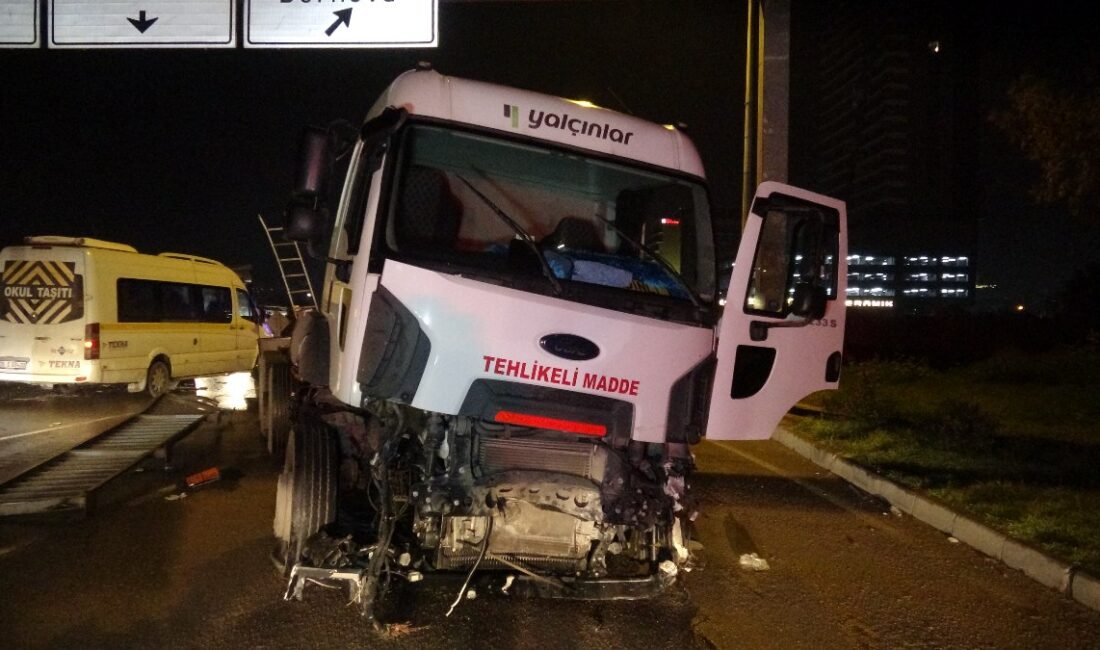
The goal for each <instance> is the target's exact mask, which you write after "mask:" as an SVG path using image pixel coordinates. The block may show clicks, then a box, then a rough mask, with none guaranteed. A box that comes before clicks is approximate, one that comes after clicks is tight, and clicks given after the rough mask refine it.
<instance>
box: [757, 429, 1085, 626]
mask: <svg viewBox="0 0 1100 650" xmlns="http://www.w3.org/2000/svg"><path fill="white" fill-rule="evenodd" d="M772 439H773V440H775V441H776V442H778V443H780V444H782V445H783V446H785V447H787V448H788V449H790V450H792V451H794V452H795V453H797V454H799V455H800V456H802V457H804V458H806V459H807V460H809V461H810V462H812V463H814V464H815V465H817V466H819V467H822V468H824V469H827V470H829V471H830V472H832V473H833V474H836V475H837V476H839V477H840V478H842V479H844V480H845V481H848V482H849V483H851V484H852V485H854V486H855V487H857V488H859V489H861V490H863V491H864V492H868V493H870V494H873V495H875V496H877V497H881V498H882V499H885V500H886V501H887V502H889V503H890V504H891V505H893V506H895V507H897V509H898V510H901V511H902V512H904V513H906V514H908V515H910V516H912V517H913V518H914V519H916V520H918V521H920V522H923V523H925V524H928V525H929V526H932V527H933V528H935V529H936V530H939V531H940V532H943V533H946V534H948V535H951V536H952V537H954V538H955V539H957V540H959V541H960V542H962V543H964V544H966V545H968V546H970V547H972V548H974V549H976V550H978V551H981V552H982V553H984V554H986V555H988V556H990V557H992V558H996V559H997V560H1000V561H1001V562H1004V563H1005V565H1007V566H1008V567H1010V568H1013V569H1016V570H1018V571H1022V572H1023V573H1024V575H1026V576H1028V577H1029V578H1031V579H1032V580H1035V581H1036V582H1038V583H1039V584H1041V585H1043V586H1046V587H1050V588H1051V589H1057V590H1058V591H1060V592H1062V593H1063V594H1066V595H1067V596H1070V597H1072V598H1073V599H1074V600H1076V601H1077V602H1079V603H1081V604H1082V605H1084V606H1085V607H1088V608H1090V609H1094V610H1096V611H1100V580H1098V579H1097V578H1095V577H1093V576H1091V575H1089V574H1087V573H1084V572H1082V571H1079V570H1077V568H1076V567H1074V566H1073V565H1070V564H1067V563H1066V562H1063V561H1061V560H1059V559H1056V558H1053V557H1051V556H1049V555H1047V554H1045V553H1043V552H1041V551H1038V550H1036V549H1034V548H1032V547H1030V546H1028V545H1026V544H1024V543H1023V542H1020V541H1017V540H1015V539H1012V538H1010V537H1008V536H1006V535H1005V534H1003V533H1000V532H998V531H996V530H993V529H992V528H990V527H988V526H986V525H984V524H981V523H979V522H977V521H974V520H973V519H970V518H969V517H965V516H963V515H960V514H958V513H956V512H955V511H953V510H951V509H950V508H948V507H946V506H944V505H943V504H941V503H939V502H937V501H935V500H933V499H930V498H928V497H925V496H922V495H920V494H917V493H916V492H913V491H912V490H908V489H906V488H904V487H902V486H900V485H898V484H897V483H894V482H893V481H891V480H890V479H887V478H884V477H883V476H880V475H879V474H876V473H875V472H872V471H870V470H868V469H866V468H863V467H860V466H859V465H857V464H855V463H853V462H851V461H849V460H846V459H844V458H841V457H839V456H837V455H836V454H833V453H831V452H828V451H825V450H824V449H821V448H820V447H818V446H816V445H814V444H813V443H811V442H810V441H808V440H806V439H805V438H801V437H799V436H797V435H795V434H794V433H792V432H790V431H788V430H787V429H785V428H783V427H779V428H777V429H776V430H775V433H774V434H773V435H772Z"/></svg>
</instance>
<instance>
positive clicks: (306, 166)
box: [294, 126, 332, 196]
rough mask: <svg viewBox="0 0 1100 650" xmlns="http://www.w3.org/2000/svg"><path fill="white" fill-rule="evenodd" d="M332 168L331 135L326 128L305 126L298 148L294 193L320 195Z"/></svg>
mask: <svg viewBox="0 0 1100 650" xmlns="http://www.w3.org/2000/svg"><path fill="white" fill-rule="evenodd" d="M331 168H332V137H331V136H330V135H329V132H328V130H327V129H321V128H319V127H316V126H310V127H306V129H305V131H303V132H302V139H301V142H300V143H299V148H298V176H297V179H296V181H295V183H294V193H295V194H312V195H314V196H316V195H320V194H321V193H322V192H324V191H325V189H326V187H327V183H328V174H329V170H330V169H331Z"/></svg>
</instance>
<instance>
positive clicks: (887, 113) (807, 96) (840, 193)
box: [790, 0, 980, 257]
mask: <svg viewBox="0 0 1100 650" xmlns="http://www.w3.org/2000/svg"><path fill="white" fill-rule="evenodd" d="M960 4H966V3H946V2H939V1H931V2H919V3H918V2H900V1H896V0H893V1H890V0H888V1H879V2H871V1H862V2H861V1H853V0H839V1H831V2H827V3H821V2H812V1H807V0H795V1H794V2H793V6H792V12H791V16H792V17H791V57H792V62H791V97H792V99H791V115H790V121H791V145H790V150H791V168H790V178H791V182H792V183H794V184H796V185H802V186H805V187H808V188H812V189H814V190H815V191H818V192H821V193H823V194H827V195H830V196H836V197H838V198H841V199H844V200H845V201H847V203H848V218H849V230H850V249H851V250H878V251H920V250H924V251H936V250H940V251H944V250H968V251H972V250H975V247H976V242H975V240H976V225H977V214H976V211H977V206H978V197H977V196H976V192H977V182H976V179H977V174H976V172H977V170H976V163H977V152H978V146H977V138H978V133H977V131H978V129H977V126H978V120H979V119H980V116H979V111H978V103H977V96H976V90H975V89H974V88H972V87H971V86H972V82H966V81H964V80H968V79H969V80H972V79H973V78H974V77H973V70H974V69H975V68H976V66H977V58H976V56H975V41H974V39H975V38H978V35H976V34H975V33H974V30H973V29H972V23H973V19H972V17H971V15H970V14H969V13H968V12H969V11H971V10H970V9H967V8H965V7H960ZM918 257H919V255H918ZM941 257H942V256H941Z"/></svg>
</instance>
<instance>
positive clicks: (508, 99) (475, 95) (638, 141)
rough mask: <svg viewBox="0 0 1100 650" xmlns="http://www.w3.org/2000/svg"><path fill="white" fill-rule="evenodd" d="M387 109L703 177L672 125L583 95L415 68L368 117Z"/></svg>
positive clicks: (396, 82) (395, 83)
mask: <svg viewBox="0 0 1100 650" xmlns="http://www.w3.org/2000/svg"><path fill="white" fill-rule="evenodd" d="M387 107H395V108H404V109H405V110H406V111H408V112H409V114H410V115H413V116H422V117H428V118H434V119H439V120H446V121H450V122H457V123H460V124H469V125H473V126H477V127H483V128H488V129H493V130H497V131H502V132H506V133H511V134H516V135H521V136H524V137H529V138H534V139H538V140H544V141H550V142H554V143H556V144H559V145H564V146H568V147H574V148H579V149H587V150H590V151H594V152H597V153H602V154H607V155H611V156H615V157H618V158H624V159H628V160H634V161H638V162H642V163H646V164H649V165H655V166H658V167H663V168H666V169H672V170H676V171H679V172H682V173H685V174H689V175H692V176H696V177H699V178H703V177H704V172H703V164H702V161H701V160H700V158H699V154H698V152H697V151H696V149H695V145H694V144H692V142H691V140H689V139H688V137H687V136H686V135H684V134H683V133H682V132H680V131H679V130H678V129H676V128H675V127H673V126H672V125H661V124H656V123H653V122H649V121H646V120H643V119H640V118H637V117H634V116H631V115H624V114H623V113H619V112H617V111H613V110H610V109H606V108H601V107H599V106H596V105H594V104H592V103H590V102H587V101H583V100H572V99H565V98H562V97H555V96H553V95H545V94H542V93H536V92H531V91H527V90H519V89H516V88H511V87H508V86H500V85H496V84H490V83H485V82H481V81H472V80H469V79H460V78H457V77H449V76H445V75H442V74H440V73H438V72H436V71H434V70H411V71H409V72H406V73H404V74H402V75H401V76H399V77H398V78H397V79H395V80H394V81H393V83H391V84H390V86H389V87H388V88H387V89H386V91H385V92H384V93H383V94H382V96H381V97H380V98H379V99H378V101H377V102H376V103H375V105H374V106H373V107H372V108H371V110H370V113H368V115H367V119H368V120H369V119H371V118H373V117H375V116H377V115H380V114H381V113H382V111H383V110H384V109H386V108H387Z"/></svg>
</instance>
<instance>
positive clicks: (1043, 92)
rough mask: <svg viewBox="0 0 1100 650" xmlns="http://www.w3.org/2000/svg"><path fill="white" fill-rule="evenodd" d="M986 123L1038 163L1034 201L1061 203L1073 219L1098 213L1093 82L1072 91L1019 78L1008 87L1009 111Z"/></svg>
mask: <svg viewBox="0 0 1100 650" xmlns="http://www.w3.org/2000/svg"><path fill="white" fill-rule="evenodd" d="M1081 81H1082V80H1078V82H1081ZM990 119H991V120H992V122H993V123H994V124H995V125H996V126H997V127H999V128H1000V129H1001V131H1003V132H1004V133H1005V135H1007V136H1008V138H1009V140H1010V141H1011V142H1012V143H1013V144H1015V145H1016V146H1017V147H1018V148H1019V149H1020V151H1021V152H1022V153H1023V154H1024V156H1025V157H1027V159H1029V160H1031V161H1032V162H1034V163H1036V164H1037V165H1038V167H1039V172H1040V173H1039V179H1038V182H1037V183H1036V184H1035V186H1034V187H1033V194H1034V196H1035V198H1036V199H1038V200H1039V201H1041V202H1044V203H1056V202H1064V203H1065V205H1066V206H1067V207H1068V208H1069V211H1070V212H1071V213H1072V214H1074V215H1077V216H1086V217H1093V216H1095V215H1097V214H1100V89H1098V88H1097V85H1096V84H1093V83H1087V82H1083V83H1079V85H1077V86H1073V87H1071V86H1070V85H1069V84H1067V83H1064V82H1054V81H1049V80H1047V79H1043V78H1039V77H1036V76H1033V75H1024V76H1021V77H1020V78H1019V79H1017V80H1016V81H1015V82H1014V83H1013V84H1012V86H1011V87H1010V88H1009V90H1008V107H1007V108H1002V109H999V110H996V111H994V112H993V113H992V114H991V115H990Z"/></svg>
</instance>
